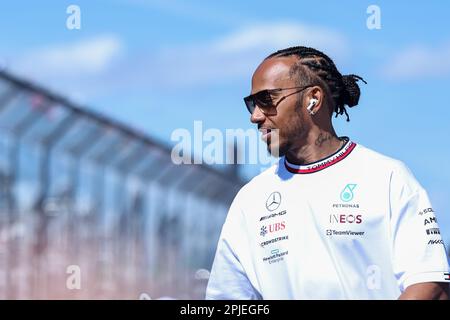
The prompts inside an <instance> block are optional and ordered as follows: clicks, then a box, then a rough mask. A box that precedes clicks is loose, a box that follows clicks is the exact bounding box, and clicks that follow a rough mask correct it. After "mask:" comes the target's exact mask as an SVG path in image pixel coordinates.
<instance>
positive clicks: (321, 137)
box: [286, 130, 345, 164]
mask: <svg viewBox="0 0 450 320" xmlns="http://www.w3.org/2000/svg"><path fill="white" fill-rule="evenodd" d="M344 143H345V142H343V141H342V140H339V138H338V137H337V136H336V133H335V132H334V131H332V132H330V131H324V130H322V131H319V132H316V133H311V134H310V135H309V136H308V137H307V138H306V143H304V144H303V145H302V146H298V147H295V146H294V148H291V150H289V151H288V152H287V154H286V158H287V160H288V161H289V162H290V163H293V164H307V163H311V162H315V161H318V160H320V159H323V158H326V157H328V156H330V155H332V154H333V153H335V152H336V151H337V150H339V148H341V147H342V146H343V144H344Z"/></svg>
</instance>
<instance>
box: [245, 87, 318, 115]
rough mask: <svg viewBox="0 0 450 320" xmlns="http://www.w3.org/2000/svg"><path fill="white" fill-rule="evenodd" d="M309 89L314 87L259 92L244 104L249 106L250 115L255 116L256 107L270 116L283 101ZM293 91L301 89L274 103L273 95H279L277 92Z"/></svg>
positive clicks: (248, 98)
mask: <svg viewBox="0 0 450 320" xmlns="http://www.w3.org/2000/svg"><path fill="white" fill-rule="evenodd" d="M309 87H312V85H309V86H303V87H292V88H278V89H265V90H261V91H258V92H257V93H254V94H251V95H249V96H248V97H245V98H244V102H245V105H246V106H247V110H248V112H250V114H253V112H254V111H255V108H256V106H258V107H259V108H260V109H261V111H262V112H263V113H264V114H269V113H271V111H274V110H275V109H276V108H277V107H278V105H279V104H280V103H281V101H283V100H284V99H286V98H287V97H289V96H291V95H293V94H296V93H299V92H301V91H303V90H305V89H307V88H309ZM291 89H299V90H297V91H294V92H291V93H290V94H288V95H285V96H283V97H281V98H280V99H279V100H278V101H277V102H276V103H275V102H274V99H273V97H272V95H273V94H274V93H277V92H280V91H283V90H291Z"/></svg>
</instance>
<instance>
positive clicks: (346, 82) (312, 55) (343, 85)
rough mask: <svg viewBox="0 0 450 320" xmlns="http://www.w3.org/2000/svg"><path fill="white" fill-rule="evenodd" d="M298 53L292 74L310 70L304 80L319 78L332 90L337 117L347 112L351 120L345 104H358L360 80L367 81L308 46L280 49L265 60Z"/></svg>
mask: <svg viewBox="0 0 450 320" xmlns="http://www.w3.org/2000/svg"><path fill="white" fill-rule="evenodd" d="M291 55H296V56H297V57H298V58H299V61H298V63H297V64H295V65H294V66H293V67H292V68H291V70H290V72H289V73H290V76H294V75H295V76H298V74H299V71H302V70H305V68H306V69H307V70H309V71H310V72H304V77H303V78H304V80H306V81H308V82H309V83H314V82H316V83H317V78H318V79H319V81H322V82H323V83H324V84H326V85H327V86H328V88H329V89H330V92H331V97H332V99H333V102H334V110H332V111H334V112H335V113H336V116H335V117H337V116H338V115H342V114H344V113H345V115H346V116H347V121H350V117H349V116H348V113H347V110H346V109H345V105H347V106H348V107H350V108H352V107H354V106H356V105H357V104H358V101H359V96H360V94H361V91H360V90H359V85H358V83H357V81H358V80H361V81H363V82H364V83H366V84H367V82H366V81H365V80H364V79H363V78H361V77H360V76H357V75H354V74H349V75H344V76H343V75H342V74H341V73H340V72H339V71H338V70H337V68H336V65H335V64H334V62H333V60H331V59H330V57H328V56H327V55H326V54H324V53H323V52H321V51H319V50H316V49H313V48H308V47H302V46H297V47H290V48H286V49H282V50H279V51H277V52H274V53H272V54H271V55H269V56H268V57H267V58H266V59H265V60H267V59H269V58H272V57H287V56H291Z"/></svg>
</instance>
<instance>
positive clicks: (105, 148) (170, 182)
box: [0, 71, 242, 299]
mask: <svg viewBox="0 0 450 320" xmlns="http://www.w3.org/2000/svg"><path fill="white" fill-rule="evenodd" d="M170 151H171V150H170V148H168V147H166V146H164V145H162V144H160V143H157V142H155V141H154V140H153V139H151V138H149V137H147V136H145V135H143V134H141V133H139V132H137V131H135V130H133V129H131V128H128V127H126V126H124V125H122V124H120V123H118V122H116V121H113V120H112V119H108V118H106V117H104V116H102V115H100V114H96V113H94V112H92V111H89V110H88V109H86V108H82V107H79V106H76V105H74V104H73V103H71V102H70V101H68V100H66V99H65V98H63V97H61V96H58V95H55V94H53V93H51V92H48V91H47V90H45V89H42V88H39V87H38V86H36V85H34V84H31V83H29V82H26V81H23V80H21V79H18V78H17V77H15V76H13V75H11V74H9V73H7V72H5V71H0V299H32V298H33V299H138V298H139V296H140V295H141V294H142V293H145V294H147V295H148V296H150V297H152V298H157V297H161V296H170V297H174V298H177V299H180V298H181V299H202V298H203V296H204V290H205V285H206V281H207V278H208V272H207V270H209V269H210V266H211V263H212V259H213V254H214V251H215V246H216V243H217V239H218V236H219V232H220V228H221V225H222V222H223V221H224V218H225V215H226V212H227V209H228V206H229V204H230V202H231V200H232V198H233V197H234V195H235V194H236V192H237V191H238V190H239V188H240V187H241V186H242V181H241V180H240V179H239V178H238V177H237V176H236V175H233V174H227V173H224V172H222V171H219V170H216V169H214V168H211V167H209V166H205V165H181V166H176V165H174V164H172V162H171V159H170ZM70 265H76V266H79V267H80V270H81V289H79V290H77V289H68V288H67V286H66V280H67V278H68V277H69V274H67V273H66V270H67V267H68V266H70ZM205 269H206V270H205Z"/></svg>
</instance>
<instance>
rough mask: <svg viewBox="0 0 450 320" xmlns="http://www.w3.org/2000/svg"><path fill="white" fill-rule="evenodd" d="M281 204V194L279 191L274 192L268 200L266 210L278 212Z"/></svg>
mask: <svg viewBox="0 0 450 320" xmlns="http://www.w3.org/2000/svg"><path fill="white" fill-rule="evenodd" d="M280 204H281V194H280V193H279V192H278V191H275V192H272V193H271V194H270V196H269V198H267V201H266V208H267V210H269V211H273V210H277V209H278V207H279V206H280Z"/></svg>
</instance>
